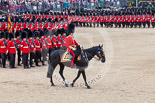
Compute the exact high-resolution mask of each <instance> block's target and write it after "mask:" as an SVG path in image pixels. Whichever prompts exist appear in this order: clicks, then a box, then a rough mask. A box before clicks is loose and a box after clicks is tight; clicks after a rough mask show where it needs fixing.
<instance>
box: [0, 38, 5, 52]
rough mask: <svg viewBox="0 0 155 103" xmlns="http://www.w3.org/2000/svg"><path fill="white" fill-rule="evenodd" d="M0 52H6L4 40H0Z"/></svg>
mask: <svg viewBox="0 0 155 103" xmlns="http://www.w3.org/2000/svg"><path fill="white" fill-rule="evenodd" d="M0 53H6V45H5V43H4V41H0Z"/></svg>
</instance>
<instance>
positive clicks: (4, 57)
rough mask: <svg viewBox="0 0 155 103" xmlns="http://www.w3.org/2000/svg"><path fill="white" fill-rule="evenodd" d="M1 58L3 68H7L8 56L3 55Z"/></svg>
mask: <svg viewBox="0 0 155 103" xmlns="http://www.w3.org/2000/svg"><path fill="white" fill-rule="evenodd" d="M1 58H2V66H3V67H5V65H6V54H5V53H1Z"/></svg>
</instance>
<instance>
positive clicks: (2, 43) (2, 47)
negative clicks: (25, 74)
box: [0, 32, 7, 68]
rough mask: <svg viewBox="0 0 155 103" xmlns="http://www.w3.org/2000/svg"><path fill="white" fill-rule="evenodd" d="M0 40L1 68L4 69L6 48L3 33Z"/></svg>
mask: <svg viewBox="0 0 155 103" xmlns="http://www.w3.org/2000/svg"><path fill="white" fill-rule="evenodd" d="M0 38H1V41H0V55H1V58H2V67H3V68H6V47H7V43H6V41H5V38H4V33H3V32H2V33H1V34H0Z"/></svg>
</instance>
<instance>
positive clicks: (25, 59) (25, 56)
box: [22, 53, 29, 68]
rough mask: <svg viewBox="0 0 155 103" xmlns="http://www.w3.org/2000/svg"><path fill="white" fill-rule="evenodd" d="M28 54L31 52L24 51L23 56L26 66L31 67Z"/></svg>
mask: <svg viewBox="0 0 155 103" xmlns="http://www.w3.org/2000/svg"><path fill="white" fill-rule="evenodd" d="M28 55H29V53H23V56H22V60H23V65H24V68H28V67H29V65H28Z"/></svg>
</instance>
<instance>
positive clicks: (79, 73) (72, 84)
mask: <svg viewBox="0 0 155 103" xmlns="http://www.w3.org/2000/svg"><path fill="white" fill-rule="evenodd" d="M80 75H81V71H80V70H79V71H78V74H77V77H76V78H75V79H74V80H73V82H72V83H71V86H72V87H74V83H75V82H76V80H77V79H78V78H79V77H80Z"/></svg>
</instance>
